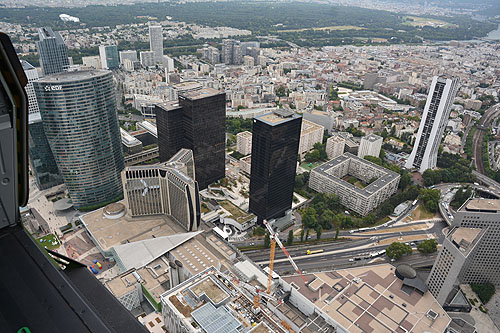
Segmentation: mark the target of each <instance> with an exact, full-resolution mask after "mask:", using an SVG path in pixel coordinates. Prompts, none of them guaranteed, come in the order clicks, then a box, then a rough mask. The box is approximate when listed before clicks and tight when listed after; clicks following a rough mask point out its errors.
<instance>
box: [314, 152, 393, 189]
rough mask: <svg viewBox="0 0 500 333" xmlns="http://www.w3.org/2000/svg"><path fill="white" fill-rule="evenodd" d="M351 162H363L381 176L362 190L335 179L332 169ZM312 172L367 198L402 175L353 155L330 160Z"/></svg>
mask: <svg viewBox="0 0 500 333" xmlns="http://www.w3.org/2000/svg"><path fill="white" fill-rule="evenodd" d="M350 160H356V161H358V162H361V163H362V164H365V165H369V166H370V167H372V168H374V169H376V170H377V171H379V173H380V176H379V177H378V178H377V180H375V181H374V182H372V183H371V184H369V185H368V186H366V187H365V188H363V189H360V188H358V187H357V186H355V185H353V184H350V183H348V182H347V181H345V180H342V179H340V178H338V177H335V176H333V175H331V174H330V173H329V170H330V169H332V168H334V167H336V166H337V165H339V164H341V163H344V162H346V161H350ZM312 171H313V172H318V173H320V174H322V175H323V176H325V177H328V178H329V179H331V180H333V181H335V182H337V183H338V184H341V185H342V186H347V187H349V189H351V190H354V191H356V192H358V193H359V194H361V195H363V196H365V197H369V196H371V195H372V194H373V193H375V192H377V191H378V190H379V189H380V188H382V187H383V186H385V185H386V184H387V183H389V182H391V181H392V180H394V179H396V178H398V177H400V175H399V174H397V173H396V172H394V171H391V170H389V169H386V168H384V167H381V166H379V165H377V164H375V163H372V162H370V161H367V160H365V159H362V158H359V157H357V156H355V155H353V154H351V153H344V155H341V156H339V157H336V158H334V159H333V160H330V161H328V162H326V163H324V164H322V165H320V166H318V167H316V168H314V169H313V170H312Z"/></svg>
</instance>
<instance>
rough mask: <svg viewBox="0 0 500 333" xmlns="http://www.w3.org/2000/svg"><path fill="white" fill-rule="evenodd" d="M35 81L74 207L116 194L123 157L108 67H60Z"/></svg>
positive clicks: (119, 191) (47, 131)
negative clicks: (63, 69) (59, 70)
mask: <svg viewBox="0 0 500 333" xmlns="http://www.w3.org/2000/svg"><path fill="white" fill-rule="evenodd" d="M34 86H35V91H36V94H37V98H38V103H39V106H40V112H41V116H42V120H43V126H44V130H45V134H46V136H47V140H48V142H49V145H50V148H51V150H52V153H53V154H54V158H55V161H56V163H57V166H58V168H59V171H60V173H61V175H62V177H63V179H64V183H65V184H66V187H67V189H68V192H69V194H70V196H71V199H72V200H73V204H74V205H75V207H76V208H82V207H89V206H94V205H101V204H104V203H107V202H111V201H115V200H117V199H119V198H120V197H121V196H122V186H121V179H120V172H121V171H122V170H123V168H124V161H123V152H122V147H121V137H120V131H119V126H118V119H117V115H116V100H115V91H114V86H113V76H112V73H111V72H109V71H97V70H92V71H78V72H65V73H59V74H54V75H50V76H47V77H44V78H41V79H40V80H39V81H38V82H34Z"/></svg>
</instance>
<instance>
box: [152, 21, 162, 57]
mask: <svg viewBox="0 0 500 333" xmlns="http://www.w3.org/2000/svg"><path fill="white" fill-rule="evenodd" d="M149 50H150V51H153V52H154V56H155V61H157V62H158V61H159V62H161V61H162V57H163V30H162V28H161V26H160V25H150V26H149Z"/></svg>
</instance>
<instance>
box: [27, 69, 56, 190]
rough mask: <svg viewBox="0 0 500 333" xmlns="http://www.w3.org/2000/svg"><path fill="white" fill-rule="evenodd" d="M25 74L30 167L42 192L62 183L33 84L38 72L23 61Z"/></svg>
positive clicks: (36, 79)
mask: <svg viewBox="0 0 500 333" xmlns="http://www.w3.org/2000/svg"><path fill="white" fill-rule="evenodd" d="M21 65H22V66H23V70H24V73H25V74H26V77H27V78H28V84H27V85H26V87H25V90H26V94H27V95H28V103H29V105H28V130H29V136H28V145H29V155H30V165H31V170H32V172H33V175H34V176H35V181H36V185H37V187H38V188H39V189H40V190H45V189H47V188H50V187H52V186H55V185H59V184H61V183H62V178H61V176H60V174H59V169H58V168H57V164H56V161H55V160H54V155H53V154H52V150H50V146H49V142H48V141H47V137H46V136H45V131H44V129H43V122H42V118H41V116H40V109H39V108H38V101H37V99H36V94H35V88H34V87H33V82H36V81H38V79H39V78H38V72H37V70H36V68H35V67H33V66H32V65H31V64H30V63H29V62H27V61H24V60H21Z"/></svg>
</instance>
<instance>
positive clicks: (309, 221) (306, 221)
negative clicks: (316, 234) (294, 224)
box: [302, 213, 318, 229]
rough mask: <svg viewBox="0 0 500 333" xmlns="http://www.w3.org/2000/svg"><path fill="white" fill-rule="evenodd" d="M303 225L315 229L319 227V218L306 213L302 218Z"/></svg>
mask: <svg viewBox="0 0 500 333" xmlns="http://www.w3.org/2000/svg"><path fill="white" fill-rule="evenodd" d="M302 224H303V225H304V226H305V227H306V228H310V229H314V228H316V226H317V225H318V218H317V217H316V215H312V214H307V213H306V214H305V215H304V217H303V218H302Z"/></svg>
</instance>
